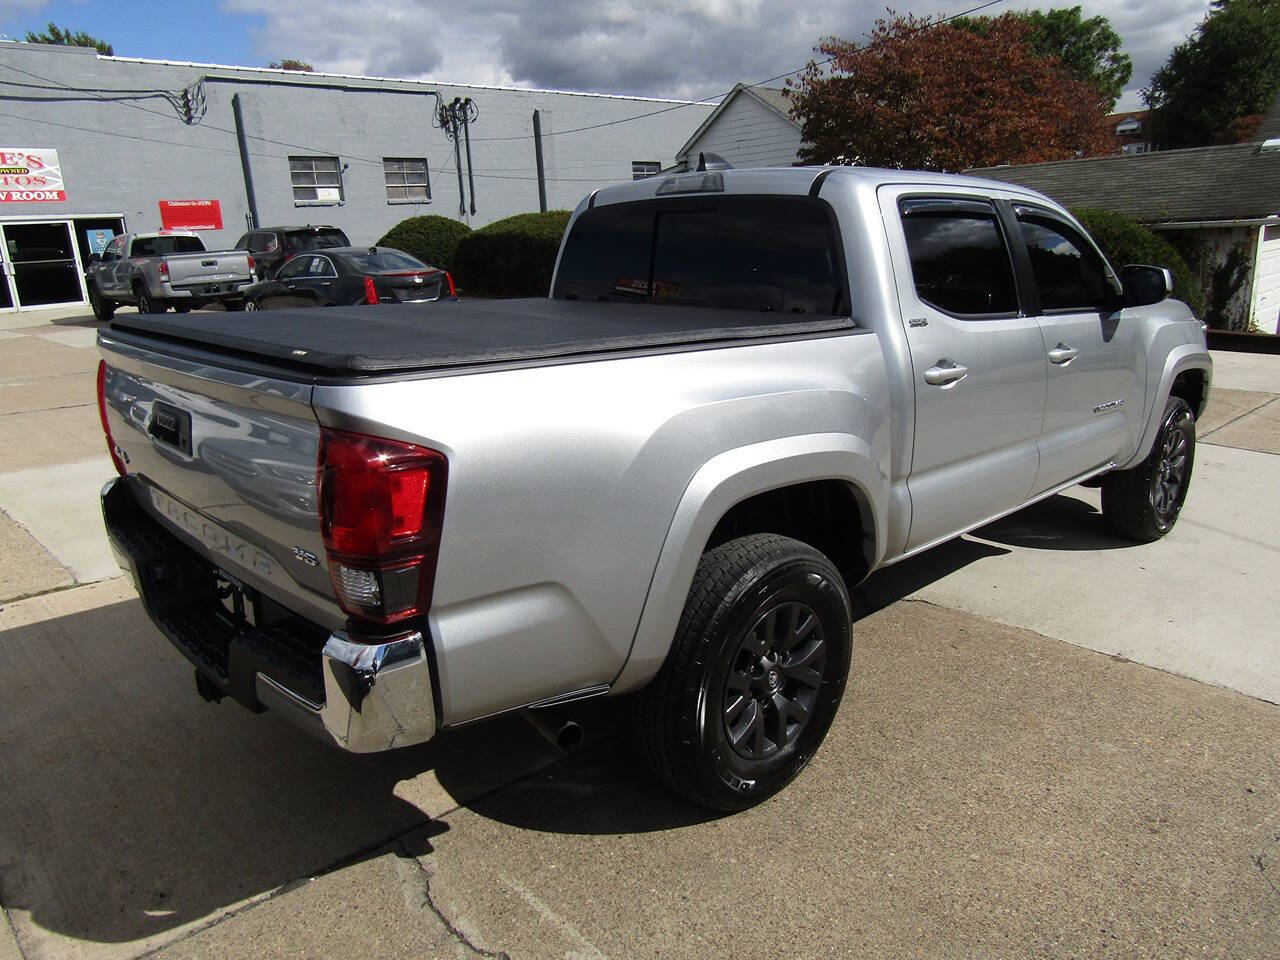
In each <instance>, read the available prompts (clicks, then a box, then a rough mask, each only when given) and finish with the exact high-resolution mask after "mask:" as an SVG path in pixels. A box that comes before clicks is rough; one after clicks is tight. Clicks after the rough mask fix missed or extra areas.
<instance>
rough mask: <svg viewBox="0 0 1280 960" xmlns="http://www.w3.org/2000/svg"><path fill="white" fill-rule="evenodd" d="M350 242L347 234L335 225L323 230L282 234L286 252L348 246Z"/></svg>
mask: <svg viewBox="0 0 1280 960" xmlns="http://www.w3.org/2000/svg"><path fill="white" fill-rule="evenodd" d="M349 246H351V243H350V241H349V240H347V235H346V234H345V233H343V232H342V231H341V230H339V229H337V228H336V227H329V228H328V229H325V230H295V231H294V232H292V233H286V234H284V249H285V251H286V252H287V253H297V252H298V251H299V250H323V249H325V248H326V247H349Z"/></svg>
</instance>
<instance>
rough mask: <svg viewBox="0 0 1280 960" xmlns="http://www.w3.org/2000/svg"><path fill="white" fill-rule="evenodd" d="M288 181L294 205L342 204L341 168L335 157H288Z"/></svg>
mask: <svg viewBox="0 0 1280 960" xmlns="http://www.w3.org/2000/svg"><path fill="white" fill-rule="evenodd" d="M289 179H290V180H291V181H292V183H293V202H294V204H295V205H303V204H329V203H342V167H341V165H340V164H339V163H338V158H337V157H290V158H289Z"/></svg>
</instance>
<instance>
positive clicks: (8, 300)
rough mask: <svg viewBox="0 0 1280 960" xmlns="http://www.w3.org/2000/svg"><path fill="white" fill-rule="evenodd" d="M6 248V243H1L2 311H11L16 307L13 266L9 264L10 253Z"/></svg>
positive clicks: (0, 288)
mask: <svg viewBox="0 0 1280 960" xmlns="http://www.w3.org/2000/svg"><path fill="white" fill-rule="evenodd" d="M5 250H6V248H5V244H3V243H0V313H9V312H10V311H12V310H14V309H15V307H14V293H13V268H12V267H11V266H10V265H9V255H8V253H6V252H5Z"/></svg>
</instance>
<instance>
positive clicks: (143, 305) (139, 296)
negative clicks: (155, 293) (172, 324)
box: [133, 283, 166, 313]
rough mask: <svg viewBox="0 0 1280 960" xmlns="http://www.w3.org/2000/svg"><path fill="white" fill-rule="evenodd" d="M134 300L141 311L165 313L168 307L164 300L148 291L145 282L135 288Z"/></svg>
mask: <svg viewBox="0 0 1280 960" xmlns="http://www.w3.org/2000/svg"><path fill="white" fill-rule="evenodd" d="M133 302H134V304H135V305H136V306H137V308H138V312H139V313H164V311H165V309H166V307H165V304H164V303H163V302H162V301H159V300H155V299H153V298H152V296H151V294H150V293H148V292H147V288H146V285H145V284H142V283H139V284H137V285H136V286H135V287H134V288H133Z"/></svg>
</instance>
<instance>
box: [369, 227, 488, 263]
mask: <svg viewBox="0 0 1280 960" xmlns="http://www.w3.org/2000/svg"><path fill="white" fill-rule="evenodd" d="M469 233H471V228H470V227H468V226H467V225H466V224H465V223H463V222H462V221H460V220H454V219H452V218H450V217H441V216H436V215H434V214H433V215H428V216H423V217H410V218H409V219H408V220H401V221H400V222H399V223H397V224H396V225H395V226H394V227H392V228H391V229H390V230H388V231H387V232H386V234H385V235H384V236H383V237H382V239H381V240H379V241H378V246H380V247H395V248H396V249H397V250H403V251H404V252H405V253H407V254H410V255H411V256H415V257H417V258H418V259H419V260H421V261H422V262H423V263H429V264H430V265H431V266H433V267H440V268H441V269H442V270H448V271H449V272H451V273H453V272H455V266H454V263H455V255H456V253H457V250H458V242H459V241H460V240H462V238H463V237H465V236H466V235H467V234H469Z"/></svg>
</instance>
